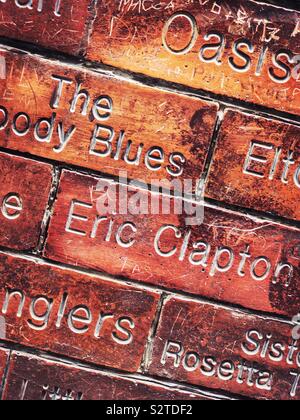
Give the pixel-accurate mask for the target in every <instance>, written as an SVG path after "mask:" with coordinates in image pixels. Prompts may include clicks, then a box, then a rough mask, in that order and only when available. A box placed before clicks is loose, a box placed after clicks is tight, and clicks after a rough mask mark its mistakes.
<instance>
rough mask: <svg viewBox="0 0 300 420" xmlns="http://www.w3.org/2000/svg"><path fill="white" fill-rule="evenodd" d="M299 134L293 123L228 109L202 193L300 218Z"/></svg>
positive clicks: (231, 202)
mask: <svg viewBox="0 0 300 420" xmlns="http://www.w3.org/2000/svg"><path fill="white" fill-rule="evenodd" d="M236 127H239V129H238V130H236ZM299 135H300V128H299V127H296V126H294V125H291V124H284V123H279V122H277V121H273V120H269V119H266V118H262V117H259V116H253V115H247V114H243V113H239V112H235V111H231V110H228V111H227V112H226V114H225V119H224V122H223V124H222V128H221V132H220V135H219V139H218V144H217V149H216V151H215V154H214V158H213V164H212V167H211V170H210V176H209V179H208V185H207V188H206V195H207V196H208V197H211V198H215V199H217V200H220V201H225V202H227V203H230V204H236V205H239V206H243V207H246V208H251V209H255V210H262V211H264V212H267V213H272V214H274V215H278V216H283V217H285V218H289V219H295V220H300V209H299V205H298V203H299V199H300V149H299V142H298V138H299Z"/></svg>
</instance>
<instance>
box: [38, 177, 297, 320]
mask: <svg viewBox="0 0 300 420" xmlns="http://www.w3.org/2000/svg"><path fill="white" fill-rule="evenodd" d="M113 185H115V187H116V189H115V191H114V189H113V188H111V187H112V186H113ZM100 187H101V188H100ZM107 187H109V188H111V189H109V192H108V191H107ZM101 191H105V192H101ZM120 195H121V197H122V200H120ZM126 195H128V203H129V204H130V203H134V202H136V203H137V202H138V200H137V199H139V200H140V201H139V204H137V207H136V210H139V211H141V214H134V212H133V211H132V210H131V211H129V210H128V207H126V206H124V207H123V204H124V197H126ZM107 197H110V201H109V202H108V201H107ZM114 198H115V199H116V204H113V201H112V200H113V199H114ZM164 198H165V199H166V197H164ZM151 200H152V201H151ZM157 200H158V201H159V205H160V210H161V206H162V196H158V195H155V196H154V195H151V194H150V193H149V192H147V191H144V192H142V191H138V192H137V191H135V192H134V191H133V190H131V192H129V191H128V190H127V189H126V187H124V186H120V185H118V184H110V183H109V181H105V180H104V179H103V180H101V181H100V179H99V178H94V177H90V176H85V175H80V174H76V173H73V172H69V171H64V172H63V174H62V178H61V183H60V186H59V193H58V197H57V201H56V204H55V208H54V214H53V217H52V220H51V223H50V228H49V235H48V240H47V243H46V250H45V256H46V257H47V258H50V259H54V260H58V261H61V262H65V263H69V264H73V265H81V266H84V267H87V268H93V269H96V270H100V271H104V272H107V273H109V274H112V275H117V276H120V277H126V278H130V279H133V280H137V281H142V282H146V283H151V284H154V285H159V286H163V287H167V288H169V289H177V290H180V291H185V292H189V293H193V294H197V295H202V296H207V297H210V298H213V299H217V300H221V301H228V302H232V303H235V304H239V305H243V306H244V307H247V308H251V309H257V310H263V311H268V312H276V313H283V314H291V315H293V314H295V313H297V311H298V309H299V303H300V301H299V293H298V290H299V279H300V276H299V274H300V273H299V245H300V244H299V231H297V230H296V229H291V228H285V227H282V226H280V225H277V224H272V223H270V222H266V221H261V220H259V219H254V218H253V219H251V218H250V217H245V216H242V215H238V214H237V213H233V212H229V211H222V210H220V209H216V208H213V207H209V206H207V207H205V208H204V220H203V223H201V224H199V225H194V226H188V224H187V223H190V222H192V220H190V217H188V216H187V213H188V212H189V207H185V206H187V203H185V204H184V203H183V202H182V201H180V200H179V199H178V200H177V203H176V204H177V206H176V211H178V210H179V211H180V207H179V206H178V204H180V205H181V207H182V208H183V212H182V214H178V213H177V214H176V212H175V211H174V201H173V200H171V203H170V209H171V210H170V214H162V213H161V211H160V214H151V209H150V204H151V205H152V204H153V205H154V208H155V205H156V204H155V203H157ZM128 203H126V205H127V204H128ZM145 203H146V204H145ZM102 205H105V206H107V207H108V209H109V210H110V211H111V213H114V214H108V213H107V209H106V208H103V207H102ZM121 206H122V208H121ZM145 206H146V210H148V214H145V211H144V208H145ZM201 209H202V210H203V208H201V207H199V208H198V209H197V213H196V214H197V215H198V216H199V217H200V216H201V212H200V211H199V212H198V210H201ZM189 214H190V213H189ZM295 311H296V312H295Z"/></svg>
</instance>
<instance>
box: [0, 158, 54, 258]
mask: <svg viewBox="0 0 300 420" xmlns="http://www.w3.org/2000/svg"><path fill="white" fill-rule="evenodd" d="M51 183H52V167H51V165H48V164H44V163H39V162H35V161H33V160H30V159H25V158H22V157H16V156H11V155H8V154H6V153H0V245H2V246H5V247H9V248H13V249H18V250H29V249H33V248H35V247H36V246H37V244H38V240H39V235H40V231H41V225H42V221H43V217H44V214H45V211H46V207H47V204H48V200H49V194H50V189H51Z"/></svg>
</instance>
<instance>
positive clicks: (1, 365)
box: [0, 318, 9, 389]
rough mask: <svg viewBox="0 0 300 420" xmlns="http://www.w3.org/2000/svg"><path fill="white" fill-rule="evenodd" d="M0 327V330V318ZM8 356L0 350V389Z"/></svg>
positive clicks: (6, 352) (0, 319) (3, 350)
mask: <svg viewBox="0 0 300 420" xmlns="http://www.w3.org/2000/svg"><path fill="white" fill-rule="evenodd" d="M0 325H1V329H2V328H3V322H2V318H0ZM1 333H2V331H1ZM8 354H9V351H8V350H5V349H2V348H0V389H2V382H3V376H4V371H5V368H6V364H7V360H8Z"/></svg>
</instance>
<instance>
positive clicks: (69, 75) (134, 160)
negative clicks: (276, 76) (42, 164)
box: [0, 50, 217, 192]
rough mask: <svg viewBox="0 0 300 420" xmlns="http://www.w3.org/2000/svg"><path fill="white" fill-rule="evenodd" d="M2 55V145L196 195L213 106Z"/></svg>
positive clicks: (12, 54) (23, 56) (41, 61)
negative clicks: (183, 187) (174, 184)
mask: <svg viewBox="0 0 300 420" xmlns="http://www.w3.org/2000/svg"><path fill="white" fill-rule="evenodd" d="M0 56H1V57H2V58H3V60H4V62H5V66H6V76H7V77H6V78H5V79H3V80H0V93H1V100H0V134H1V136H0V146H2V147H5V148H9V149H13V150H18V151H22V152H28V153H30V154H34V155H35V156H39V157H43V158H47V159H54V160H58V161H61V162H65V163H68V164H72V165H77V166H81V167H85V168H89V169H93V170H96V171H101V172H104V173H107V174H110V175H115V176H119V172H120V171H124V172H128V177H130V178H135V179H142V180H144V181H145V182H148V183H150V182H151V180H152V178H155V179H158V180H168V181H172V180H177V179H187V180H191V181H192V184H193V186H192V187H191V190H193V191H195V188H196V185H197V183H198V180H199V178H200V177H201V175H202V172H203V168H204V164H205V160H206V157H207V152H208V149H209V144H210V140H211V137H212V134H213V129H214V125H215V121H216V114H217V105H216V104H213V103H208V102H203V101H200V100H198V99H193V98H189V97H187V96H183V95H179V94H175V93H167V92H163V91H160V90H158V89H155V88H149V87H145V86H142V85H138V84H136V83H133V82H130V81H128V80H123V79H120V78H115V77H112V76H110V75H103V74H97V73H92V72H90V71H84V70H80V69H78V68H77V67H72V66H70V65H64V64H60V63H59V62H51V61H49V60H45V59H42V58H39V57H37V56H34V55H30V54H20V53H17V52H12V51H7V50H6V51H3V52H1V53H0ZM124 176H125V174H123V177H124ZM163 183H167V181H163ZM191 192H192V191H191Z"/></svg>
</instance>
